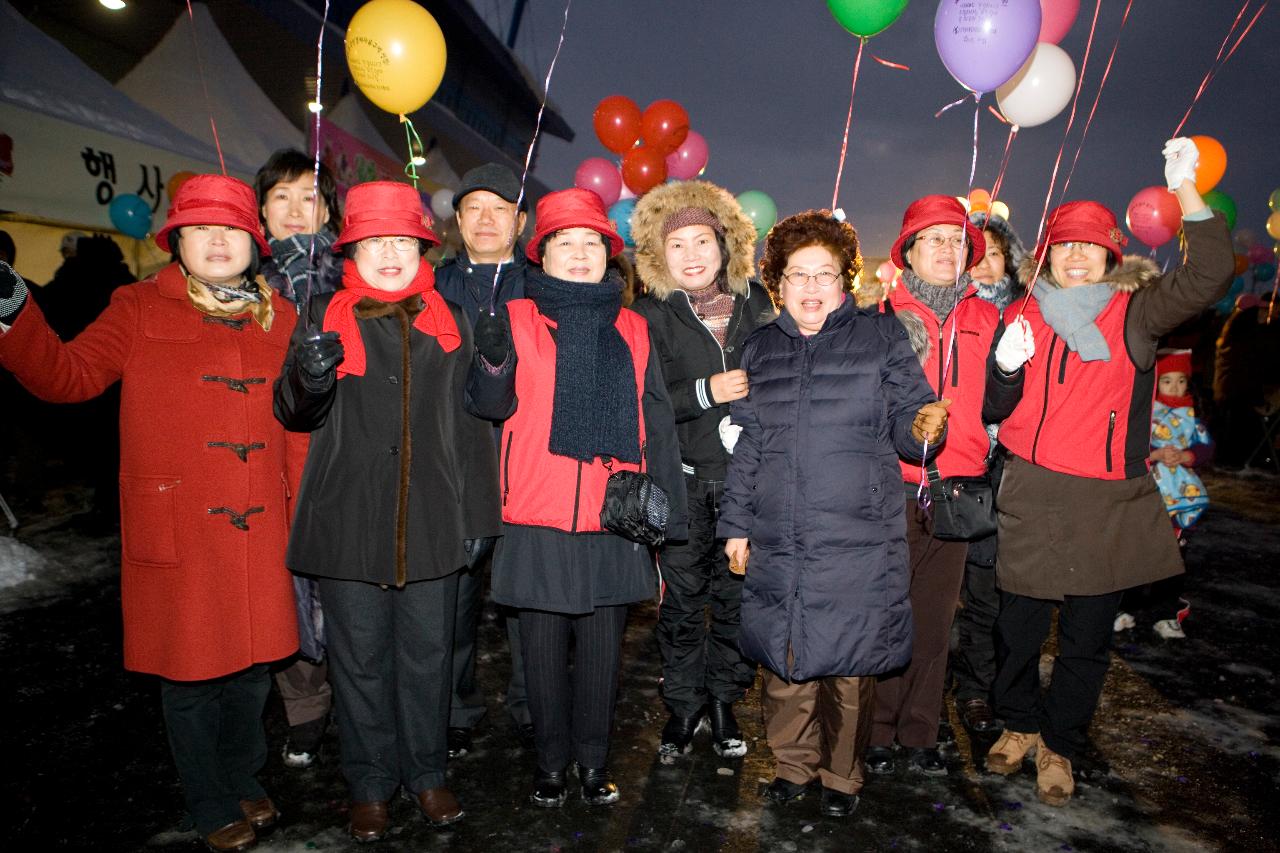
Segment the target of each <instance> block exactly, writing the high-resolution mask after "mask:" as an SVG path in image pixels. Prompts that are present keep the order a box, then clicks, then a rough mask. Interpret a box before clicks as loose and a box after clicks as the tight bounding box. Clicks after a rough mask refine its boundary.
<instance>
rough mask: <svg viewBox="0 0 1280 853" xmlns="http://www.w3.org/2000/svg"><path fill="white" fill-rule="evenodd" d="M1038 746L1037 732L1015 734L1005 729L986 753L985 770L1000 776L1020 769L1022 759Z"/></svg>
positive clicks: (1038, 737)
mask: <svg viewBox="0 0 1280 853" xmlns="http://www.w3.org/2000/svg"><path fill="white" fill-rule="evenodd" d="M1039 744H1040V733H1039V732H1030V733H1028V732H1015V731H1010V730H1009V729H1005V731H1004V734H1002V735H1000V739H999V740H998V741H996V742H995V744H993V745H992V747H991V750H990V751H989V752H988V753H987V769H988V770H990V771H991V772H992V773H999V774H1000V775H1001V776H1008V775H1010V774H1012V773H1017V772H1018V771H1019V770H1021V769H1022V759H1024V758H1026V757H1027V755H1028V754H1029V753H1030V752H1031V751H1032V750H1033V749H1035V748H1036V747H1037V746H1038V745H1039Z"/></svg>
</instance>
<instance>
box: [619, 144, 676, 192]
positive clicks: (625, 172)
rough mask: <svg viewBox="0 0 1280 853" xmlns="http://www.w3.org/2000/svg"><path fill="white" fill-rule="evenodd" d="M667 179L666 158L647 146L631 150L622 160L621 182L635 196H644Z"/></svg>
mask: <svg viewBox="0 0 1280 853" xmlns="http://www.w3.org/2000/svg"><path fill="white" fill-rule="evenodd" d="M666 179H667V158H666V156H665V155H664V154H663V153H662V152H661V151H658V150H656V149H654V148H650V147H649V146H647V145H641V146H640V147H639V148H632V149H631V150H630V151H628V152H627V153H626V156H625V157H623V158H622V182H623V183H624V184H626V185H627V187H628V188H629V189H630V190H631V191H632V192H633V193H635V194H636V195H644V194H645V193H647V192H648V191H649V190H651V189H653V188H654V187H656V186H657V185H658V184H660V183H662V182H663V181H665V180H666Z"/></svg>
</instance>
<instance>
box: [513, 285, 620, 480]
mask: <svg viewBox="0 0 1280 853" xmlns="http://www.w3.org/2000/svg"><path fill="white" fill-rule="evenodd" d="M525 294H526V295H527V296H528V297H529V298H530V299H532V300H533V303H534V305H536V306H537V307H538V311H539V313H541V314H542V315H543V316H544V317H547V318H548V319H550V320H552V321H553V322H554V323H555V324H556V335H555V338H556V388H555V397H554V398H553V400H552V410H551V440H550V442H549V443H548V446H547V449H548V450H550V451H551V452H552V453H554V454H556V455H557V456H568V457H569V458H571V459H578V460H581V461H583V462H590V461H592V460H593V459H595V458H596V457H597V456H607V457H611V458H613V459H619V460H621V461H623V462H636V463H638V462H639V461H640V407H639V405H638V403H637V401H636V378H635V368H634V367H633V363H632V355H631V350H630V349H629V348H628V347H627V344H626V341H624V340H623V339H622V335H621V334H619V333H618V330H617V328H616V327H615V326H614V323H615V322H616V321H617V319H618V311H620V310H621V309H622V279H621V277H619V276H618V274H617V273H615V272H612V271H611V272H609V273H607V274H606V275H605V278H604V281H602V282H600V283H599V284H595V283H583V282H574V281H565V280H563V279H559V278H552V277H551V276H549V275H547V274H546V273H544V272H543V271H542V270H540V269H533V268H531V269H530V270H529V272H528V274H527V278H526V280H525Z"/></svg>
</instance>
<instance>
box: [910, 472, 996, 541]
mask: <svg viewBox="0 0 1280 853" xmlns="http://www.w3.org/2000/svg"><path fill="white" fill-rule="evenodd" d="M927 471H928V473H929V497H930V498H931V500H932V503H933V506H932V513H931V515H932V518H933V538H935V539H941V540H943V541H945V542H972V541H974V540H975V539H985V538H986V537H988V536H990V535H991V534H993V533H995V532H996V500H995V488H994V486H993V485H992V483H991V477H990V476H989V475H988V474H985V473H984V474H981V475H979V476H977V477H945V478H944V477H942V476H941V474H940V473H939V472H938V466H937V465H935V464H934V463H932V462H930V463H929V467H928V469H927Z"/></svg>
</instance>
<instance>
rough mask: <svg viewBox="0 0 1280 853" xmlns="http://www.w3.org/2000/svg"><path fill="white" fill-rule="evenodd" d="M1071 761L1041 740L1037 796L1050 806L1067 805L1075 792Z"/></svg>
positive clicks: (1037, 771)
mask: <svg viewBox="0 0 1280 853" xmlns="http://www.w3.org/2000/svg"><path fill="white" fill-rule="evenodd" d="M1075 790H1076V780H1075V778H1074V777H1072V775H1071V762H1070V761H1068V760H1067V759H1066V758H1065V757H1063V756H1061V755H1059V754H1058V753H1056V752H1054V751H1053V750H1052V749H1050V748H1049V747H1047V746H1045V744H1044V741H1040V746H1039V747H1038V748H1037V749H1036V796H1037V797H1039V798H1040V802H1042V803H1045V804H1046V805H1050V806H1065V805H1066V804H1067V800H1069V799H1071V795H1072V794H1074V793H1075Z"/></svg>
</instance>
